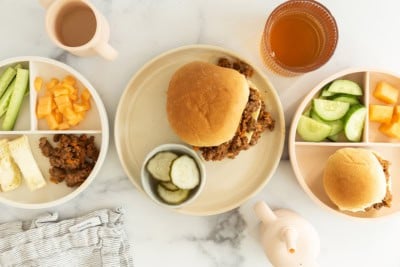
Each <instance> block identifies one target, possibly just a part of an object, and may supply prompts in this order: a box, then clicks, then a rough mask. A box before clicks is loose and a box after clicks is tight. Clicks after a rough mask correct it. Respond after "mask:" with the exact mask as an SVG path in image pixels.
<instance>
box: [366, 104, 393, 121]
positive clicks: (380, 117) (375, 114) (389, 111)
mask: <svg viewBox="0 0 400 267" xmlns="http://www.w3.org/2000/svg"><path fill="white" fill-rule="evenodd" d="M392 115H393V106H385V105H375V104H371V105H369V120H370V121H375V122H382V123H390V122H391V121H392Z"/></svg>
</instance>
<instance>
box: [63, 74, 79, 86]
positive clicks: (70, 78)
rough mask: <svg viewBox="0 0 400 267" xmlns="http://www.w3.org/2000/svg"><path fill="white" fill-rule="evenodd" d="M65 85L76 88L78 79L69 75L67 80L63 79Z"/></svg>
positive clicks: (66, 77)
mask: <svg viewBox="0 0 400 267" xmlns="http://www.w3.org/2000/svg"><path fill="white" fill-rule="evenodd" d="M63 83H66V84H69V85H72V86H75V83H76V79H75V77H73V76H71V75H67V76H65V78H64V79H63Z"/></svg>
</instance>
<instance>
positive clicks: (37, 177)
mask: <svg viewBox="0 0 400 267" xmlns="http://www.w3.org/2000/svg"><path fill="white" fill-rule="evenodd" d="M8 147H9V148H10V152H11V155H12V157H13V158H14V160H15V162H16V163H17V164H18V166H19V168H20V170H21V172H22V176H23V177H24V180H25V182H26V184H27V185H28V187H29V189H30V190H31V191H34V190H36V189H39V188H41V187H43V186H45V185H46V181H45V180H44V178H43V175H42V173H41V171H40V169H39V167H38V165H37V163H36V161H35V159H34V157H33V155H32V150H31V147H30V145H29V141H28V137H27V136H26V135H23V136H21V137H19V138H17V139H14V140H12V141H10V142H8Z"/></svg>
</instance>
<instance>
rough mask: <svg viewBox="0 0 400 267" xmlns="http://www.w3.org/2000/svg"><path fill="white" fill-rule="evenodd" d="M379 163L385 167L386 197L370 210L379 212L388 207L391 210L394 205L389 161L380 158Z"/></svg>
mask: <svg viewBox="0 0 400 267" xmlns="http://www.w3.org/2000/svg"><path fill="white" fill-rule="evenodd" d="M377 158H378V160H379V162H380V163H381V165H382V167H383V172H384V173H385V177H386V184H387V186H386V195H385V198H384V199H383V200H382V202H379V203H375V204H374V205H372V207H370V208H368V209H367V210H369V209H372V208H373V209H376V210H379V209H380V208H382V207H388V208H390V206H391V205H392V193H391V191H390V174H389V165H390V163H389V161H387V160H384V159H381V158H380V157H377Z"/></svg>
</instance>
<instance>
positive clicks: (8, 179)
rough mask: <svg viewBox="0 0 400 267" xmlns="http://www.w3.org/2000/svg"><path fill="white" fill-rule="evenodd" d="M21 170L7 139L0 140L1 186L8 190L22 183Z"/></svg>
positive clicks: (2, 189)
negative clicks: (12, 154)
mask: <svg viewBox="0 0 400 267" xmlns="http://www.w3.org/2000/svg"><path fill="white" fill-rule="evenodd" d="M21 180H22V177H21V172H20V170H19V168H18V166H17V164H16V163H15V161H14V159H13V158H12V156H11V152H10V149H9V147H8V142H7V140H6V139H2V140H0V188H1V191H3V192H7V191H11V190H14V189H16V188H17V187H18V186H20V184H21Z"/></svg>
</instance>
